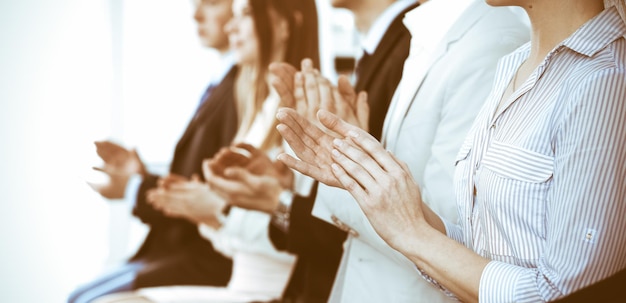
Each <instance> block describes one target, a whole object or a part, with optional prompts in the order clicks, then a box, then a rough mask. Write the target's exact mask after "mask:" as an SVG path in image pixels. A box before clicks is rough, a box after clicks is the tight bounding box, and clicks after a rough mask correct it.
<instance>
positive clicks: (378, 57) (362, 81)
mask: <svg viewBox="0 0 626 303" xmlns="http://www.w3.org/2000/svg"><path fill="white" fill-rule="evenodd" d="M417 5H418V4H414V5H410V6H409V7H407V8H406V9H404V10H403V11H402V12H401V13H400V14H398V16H396V18H395V19H394V20H393V21H392V22H391V24H390V25H389V28H388V29H387V31H386V32H385V35H384V36H383V37H382V39H381V40H380V42H379V43H378V46H377V47H376V50H375V51H374V53H373V54H372V57H371V58H370V59H369V61H368V62H367V64H365V66H363V71H362V73H361V74H362V75H363V77H362V78H359V79H357V83H356V85H355V89H356V91H357V92H358V91H362V90H363V89H364V87H369V86H370V82H372V81H374V79H376V77H377V76H378V74H377V73H376V71H377V70H379V69H380V67H381V65H382V64H384V63H385V62H387V60H388V59H389V58H388V57H389V54H390V53H391V52H392V51H393V50H394V48H395V47H396V46H397V44H398V40H400V39H402V36H403V35H405V32H406V31H407V29H406V28H405V27H404V24H402V19H404V14H406V13H407V12H408V11H410V10H412V9H414V8H415V7H417Z"/></svg>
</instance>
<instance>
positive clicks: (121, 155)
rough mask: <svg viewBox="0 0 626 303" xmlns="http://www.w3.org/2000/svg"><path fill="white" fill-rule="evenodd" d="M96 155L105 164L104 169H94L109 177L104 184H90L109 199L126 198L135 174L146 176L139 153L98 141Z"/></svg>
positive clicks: (111, 143) (109, 142)
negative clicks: (127, 186)
mask: <svg viewBox="0 0 626 303" xmlns="http://www.w3.org/2000/svg"><path fill="white" fill-rule="evenodd" d="M95 145H96V153H97V154H98V156H99V157H100V158H101V159H102V161H103V162H104V166H103V167H94V168H93V169H94V170H97V171H101V172H103V173H105V174H106V175H107V176H108V177H109V182H108V183H104V184H95V183H88V184H89V186H91V188H92V189H94V190H95V191H96V192H98V193H99V194H100V195H102V196H103V197H105V198H108V199H121V198H124V193H125V191H126V184H127V183H128V180H129V179H130V177H131V176H132V175H133V174H141V175H144V176H145V175H146V174H147V171H146V168H145V165H144V164H143V162H142V161H141V159H140V158H139V155H138V154H137V151H136V150H134V149H132V150H128V149H126V148H124V147H122V146H120V145H119V144H116V143H113V142H111V141H96V142H95Z"/></svg>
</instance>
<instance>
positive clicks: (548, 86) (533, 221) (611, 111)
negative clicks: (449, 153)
mask: <svg viewBox="0 0 626 303" xmlns="http://www.w3.org/2000/svg"><path fill="white" fill-rule="evenodd" d="M624 37H626V24H625V23H624V21H623V20H622V19H621V18H620V16H619V14H618V13H617V10H616V9H615V8H609V9H606V10H605V11H604V12H602V13H601V14H600V15H598V16H596V17H595V18H594V19H592V20H590V21H589V22H587V23H586V24H585V25H583V26H582V27H581V28H580V29H578V30H577V31H576V32H575V33H574V34H572V35H571V36H570V37H569V38H567V39H566V40H564V41H563V42H562V43H561V44H560V45H558V46H557V47H556V48H555V49H554V50H553V51H552V52H550V53H549V54H548V55H547V57H546V58H545V59H544V60H543V62H542V63H541V64H540V65H539V66H538V67H537V68H536V69H535V70H534V71H533V73H532V74H531V76H530V77H529V78H528V80H527V81H526V82H525V83H524V84H523V85H522V87H520V88H519V89H517V91H515V92H514V93H513V95H512V96H511V97H510V98H509V99H507V100H503V101H504V103H503V105H502V106H500V108H499V109H498V104H499V102H500V100H501V96H502V94H503V92H504V91H505V89H506V87H507V86H508V84H509V82H510V81H511V79H512V77H513V76H514V74H515V72H516V71H517V68H518V67H519V66H520V65H521V64H522V62H524V60H526V58H528V56H529V53H530V45H529V44H526V45H525V46H523V47H521V48H520V49H518V50H517V51H516V52H514V53H512V54H510V55H508V56H507V57H505V58H503V59H502V60H501V62H500V64H499V66H498V71H497V73H496V79H497V80H496V82H495V83H494V87H493V90H492V93H491V94H490V96H489V97H488V100H487V102H486V104H485V106H484V107H483V109H482V110H481V113H480V114H479V115H478V117H477V119H476V121H475V123H474V125H473V126H472V129H471V130H470V132H469V133H468V137H467V139H466V140H465V143H464V144H463V146H462V148H461V150H460V152H459V154H458V156H457V159H456V160H457V170H456V182H457V183H456V192H457V200H458V201H459V204H458V211H459V223H458V224H459V225H454V224H452V223H450V222H445V223H446V229H447V233H448V235H449V236H450V237H452V238H454V239H455V240H457V241H459V242H461V243H463V244H464V245H466V246H467V247H469V248H470V249H472V250H474V251H475V252H476V253H478V254H480V255H481V256H484V257H486V258H489V259H490V260H492V261H491V262H490V263H489V264H488V265H487V267H486V268H485V270H484V271H483V274H482V277H481V280H480V288H479V300H480V302H542V301H550V300H554V299H556V298H558V297H562V296H564V295H567V294H570V293H572V292H574V291H576V290H578V289H581V288H583V287H585V286H588V285H590V284H592V283H594V282H597V281H599V280H602V279H604V278H606V277H608V276H610V275H612V274H614V273H616V272H617V271H619V270H621V269H624V268H626V126H625V123H626V40H625V39H624ZM496 110H497V112H496Z"/></svg>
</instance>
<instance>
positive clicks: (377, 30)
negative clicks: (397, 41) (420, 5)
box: [361, 0, 416, 54]
mask: <svg viewBox="0 0 626 303" xmlns="http://www.w3.org/2000/svg"><path fill="white" fill-rule="evenodd" d="M415 3H416V0H398V1H396V2H394V3H393V4H391V5H389V7H387V9H385V11H383V13H382V14H380V16H378V18H376V20H375V21H374V23H372V26H371V27H370V29H369V31H368V32H367V33H366V34H364V35H362V36H361V47H362V48H363V50H364V51H366V52H367V53H368V54H373V53H374V51H376V48H377V47H378V44H379V43H380V40H382V39H383V36H384V35H385V33H386V32H387V29H388V28H389V25H391V22H393V20H394V19H395V18H396V17H397V16H398V15H399V14H400V13H401V12H402V11H404V10H405V9H406V8H407V7H409V6H411V5H413V4H415Z"/></svg>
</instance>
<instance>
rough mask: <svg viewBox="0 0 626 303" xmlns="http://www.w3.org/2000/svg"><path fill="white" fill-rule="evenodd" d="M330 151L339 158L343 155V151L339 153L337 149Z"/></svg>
mask: <svg viewBox="0 0 626 303" xmlns="http://www.w3.org/2000/svg"><path fill="white" fill-rule="evenodd" d="M330 153H331V154H333V156H334V157H337V158H338V157H340V156H341V153H339V151H338V150H336V149H333V150H332V151H331V152H330Z"/></svg>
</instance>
